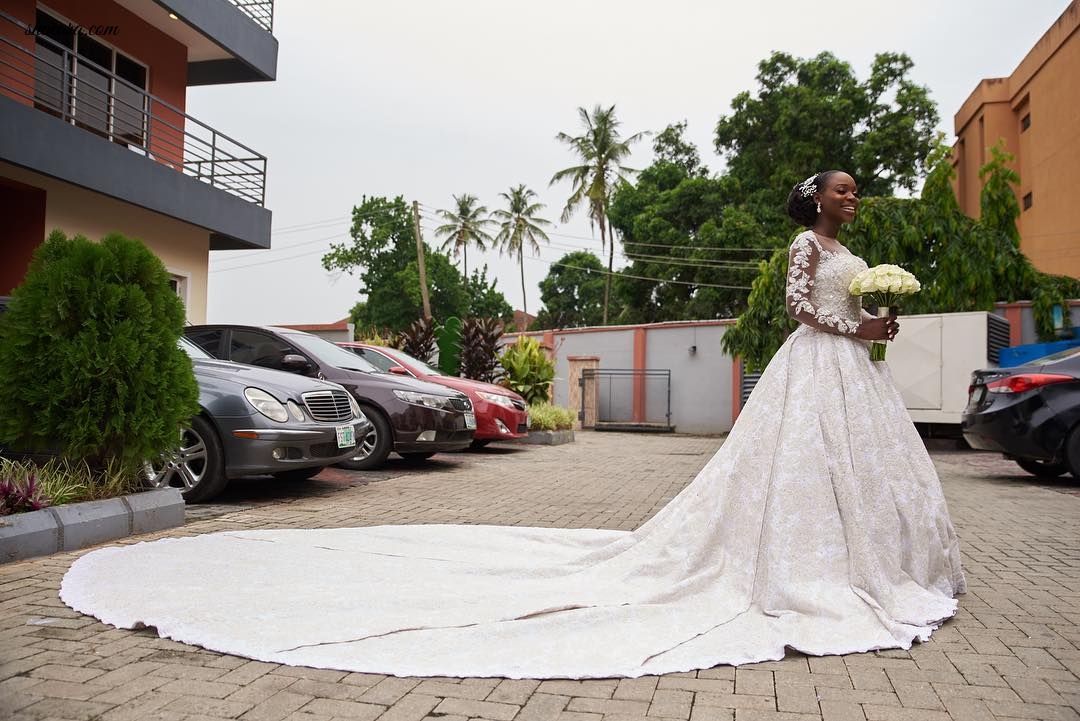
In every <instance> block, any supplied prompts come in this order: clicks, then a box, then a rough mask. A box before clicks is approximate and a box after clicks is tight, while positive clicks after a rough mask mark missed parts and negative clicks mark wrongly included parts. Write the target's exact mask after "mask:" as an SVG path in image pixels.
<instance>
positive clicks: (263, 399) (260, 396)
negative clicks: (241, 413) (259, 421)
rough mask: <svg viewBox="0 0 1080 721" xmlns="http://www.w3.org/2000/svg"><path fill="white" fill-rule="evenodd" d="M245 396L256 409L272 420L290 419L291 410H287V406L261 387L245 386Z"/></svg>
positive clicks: (279, 421)
mask: <svg viewBox="0 0 1080 721" xmlns="http://www.w3.org/2000/svg"><path fill="white" fill-rule="evenodd" d="M244 398H247V400H248V403H250V404H251V405H252V406H254V407H255V410H257V411H258V412H259V413H262V414H263V415H264V416H266V417H267V418H269V419H270V420H272V421H277V422H278V423H284V422H285V421H287V420H289V412H288V411H287V410H285V406H283V405H281V402H280V401H278V399H277V398H274V397H273V396H272V395H270V394H269V393H267V392H266V391H264V390H262V389H261V388H245V389H244Z"/></svg>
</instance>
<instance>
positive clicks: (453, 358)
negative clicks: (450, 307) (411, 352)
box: [435, 316, 462, 376]
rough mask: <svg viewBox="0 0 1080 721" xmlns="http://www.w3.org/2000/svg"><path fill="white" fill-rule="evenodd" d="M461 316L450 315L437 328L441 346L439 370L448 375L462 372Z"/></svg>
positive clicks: (437, 338)
mask: <svg viewBox="0 0 1080 721" xmlns="http://www.w3.org/2000/svg"><path fill="white" fill-rule="evenodd" d="M461 327H462V324H461V318H458V317H457V316H450V317H449V318H447V319H446V322H445V323H443V324H442V325H440V326H439V327H438V328H436V329H435V342H436V343H437V344H438V346H439V370H440V371H442V372H443V373H444V374H446V375H448V376H457V375H460V374H461V347H462V346H461Z"/></svg>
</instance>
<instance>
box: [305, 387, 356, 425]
mask: <svg viewBox="0 0 1080 721" xmlns="http://www.w3.org/2000/svg"><path fill="white" fill-rule="evenodd" d="M303 398H304V405H305V406H307V411H308V415H310V416H311V417H312V418H313V419H315V420H316V421H318V422H320V423H344V422H346V421H351V420H352V417H353V413H352V406H351V405H350V404H349V394H348V393H346V392H345V391H311V392H310V393H305V394H304V395H303Z"/></svg>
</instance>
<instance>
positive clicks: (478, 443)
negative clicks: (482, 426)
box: [469, 438, 491, 448]
mask: <svg viewBox="0 0 1080 721" xmlns="http://www.w3.org/2000/svg"><path fill="white" fill-rule="evenodd" d="M489 443H491V441H490V440H488V439H486V438H476V439H474V440H473V442H472V443H470V444H469V448H486V447H487V444H489Z"/></svg>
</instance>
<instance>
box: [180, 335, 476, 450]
mask: <svg viewBox="0 0 1080 721" xmlns="http://www.w3.org/2000/svg"><path fill="white" fill-rule="evenodd" d="M184 335H185V336H186V337H187V338H188V339H189V340H191V341H192V342H194V343H195V344H196V345H198V346H199V347H200V348H202V349H203V350H204V351H206V352H207V353H209V354H210V355H212V356H214V357H215V358H221V359H223V360H231V361H235V362H237V363H246V364H249V365H256V366H262V367H264V368H274V369H276V370H286V371H291V372H293V373H299V374H301V375H307V376H311V377H313V378H325V379H327V380H330V381H333V382H334V383H340V384H341V385H342V386H344V387H345V388H346V390H348V391H349V392H350V393H352V394H353V395H354V396H355V397H356V400H357V402H358V403H359V404H360V409H361V410H362V411H363V412H364V415H366V416H367V417H368V419H370V421H371V423H372V428H371V430H370V431H369V432H368V434H367V435H366V436H365V437H364V438H362V439H360V442H359V445H358V446H357V451H356V454H355V455H354V456H353V457H352V458H351V459H349V460H348V461H344V462H341V463H339V465H342V466H345V467H346V468H353V469H357V470H368V469H371V468H377V467H379V466H381V465H382V464H383V463H384V462H385V461H386V458H387V456H389V455H390V452H391V451H394V452H396V453H397V454H398V455H399V456H401V457H402V458H405V459H407V460H414V461H420V460H425V459H427V458H430V457H431V456H433V455H435V454H436V453H439V452H444V451H459V450H462V449H463V448H468V447H469V446H470V445H471V444H472V441H473V435H474V434H475V432H476V415H475V414H474V412H473V406H472V402H471V401H469V397H468V396H467V395H465V394H464V393H461V392H460V391H455V390H452V389H449V388H446V387H445V386H439V385H435V384H434V383H427V382H425V381H420V380H416V379H415V378H409V377H405V376H399V375H394V374H391V373H384V372H382V371H381V370H380V369H379V368H376V367H375V366H374V365H372V364H371V363H369V362H368V361H366V360H364V359H363V358H361V357H360V356H358V355H356V354H354V353H351V352H349V351H347V350H345V349H344V348H340V347H338V346H337V345H335V344H333V343H331V342H330V341H328V340H326V339H325V338H320V337H319V336H317V335H312V334H311V333H305V332H303V331H299V330H292V329H289V328H276V327H272V326H271V327H267V326H247V325H192V326H188V327H187V328H185V329H184Z"/></svg>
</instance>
